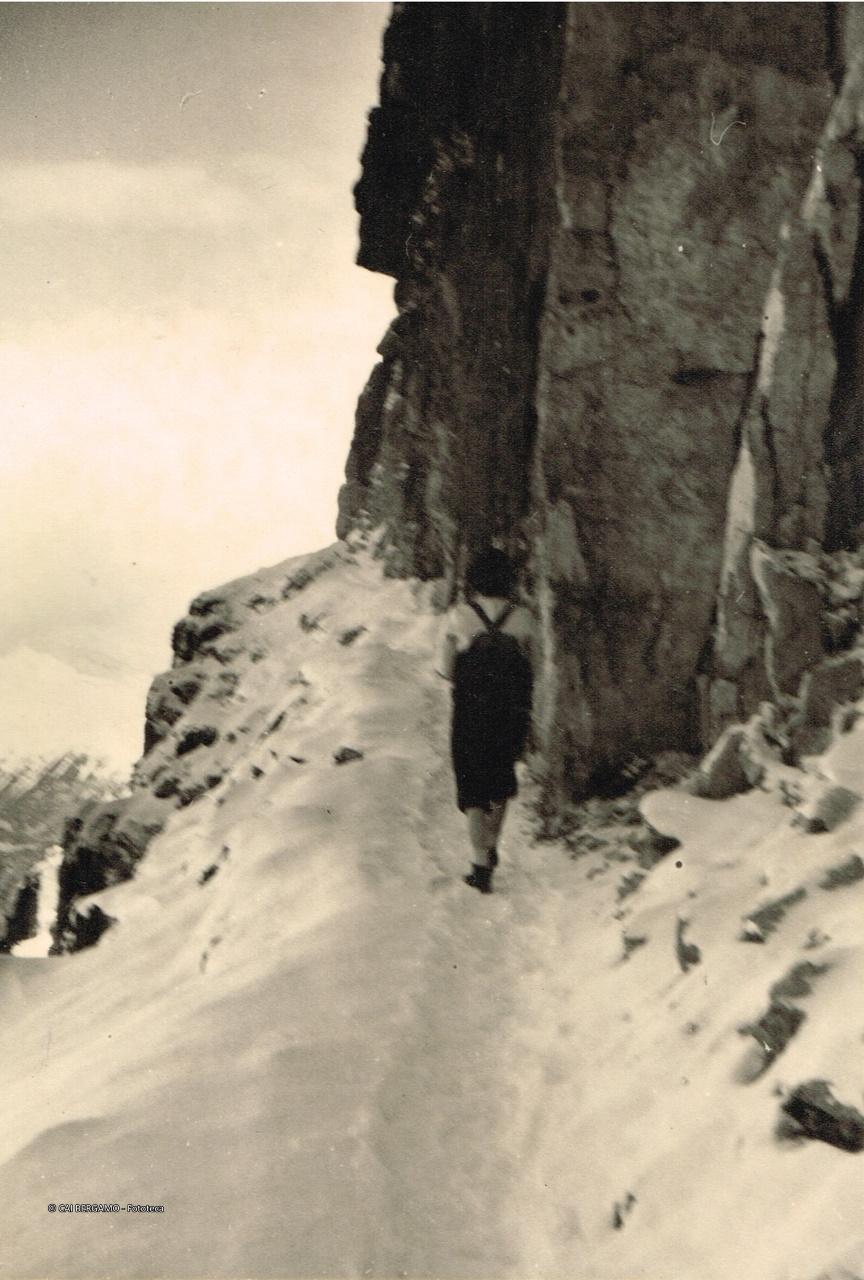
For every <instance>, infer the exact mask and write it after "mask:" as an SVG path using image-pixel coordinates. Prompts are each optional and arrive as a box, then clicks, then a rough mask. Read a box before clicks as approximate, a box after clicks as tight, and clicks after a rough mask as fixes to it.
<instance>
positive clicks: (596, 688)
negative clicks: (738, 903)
mask: <svg viewBox="0 0 864 1280" xmlns="http://www.w3.org/2000/svg"><path fill="white" fill-rule="evenodd" d="M834 9H835V7H834V6H824V7H823V6H817V5H785V4H778V5H771V6H762V5H758V4H739V5H713V4H697V5H689V4H679V5H664V4H651V5H611V4H610V5H604V4H573V5H547V4H528V5H522V4H513V5H494V4H490V5H485V4H475V5H471V6H456V5H447V4H441V5H434V6H431V5H430V6H424V5H408V6H396V8H395V10H394V16H393V19H392V21H391V25H390V28H389V31H388V33H387V37H386V40H385V48H384V59H385V65H384V73H383V77H382V86H381V105H380V107H379V108H377V109H376V111H374V112H373V113H372V116H371V118H370V130H369V139H368V144H367V148H366V152H365V155H364V171H363V177H362V179H361V181H360V183H359V185H358V188H357V193H356V194H357V205H358V209H359V211H360V213H361V250H360V256H359V260H360V262H361V263H362V264H363V265H365V266H367V267H369V268H370V269H373V270H379V271H384V272H386V273H388V274H391V275H393V276H395V277H396V280H397V285H396V301H397V305H398V308H399V316H398V318H397V320H396V321H395V322H394V324H393V326H392V327H391V330H390V332H389V333H388V334H387V336H386V337H385V339H384V341H383V343H382V345H381V347H380V349H379V350H380V353H381V355H382V363H381V364H380V365H378V366H377V368H376V369H375V371H374V372H373V375H372V377H371V379H370V382H369V384H368V386H367V388H366V391H365V392H364V394H363V396H362V397H361V400H360V405H359V409H358V417H357V428H356V433H355V439H354V443H353V446H352V450H351V455H350V458H349V461H348V467H347V474H346V485H345V486H344V488H343V491H342V495H341V500H340V522H339V532H340V534H341V535H344V534H345V533H346V532H347V531H348V530H349V529H350V528H351V527H353V526H354V525H357V524H361V525H362V524H368V523H371V524H372V525H384V526H385V529H386V539H385V541H386V545H387V555H388V557H389V559H390V562H391V564H392V566H393V571H394V572H402V571H407V572H413V573H419V574H421V575H430V574H438V573H444V574H445V575H446V576H447V577H448V578H449V580H450V582H451V584H455V583H456V582H458V580H459V577H460V574H461V571H462V568H463V566H464V560H465V556H466V554H468V553H470V552H471V550H473V549H474V548H476V547H477V546H479V545H480V544H482V543H483V542H484V541H486V540H487V539H490V538H492V539H495V540H497V541H498V542H499V543H500V544H501V545H504V546H506V547H508V548H509V549H511V550H513V551H515V552H517V553H518V554H520V555H521V556H522V557H523V559H524V560H525V562H526V566H527V568H528V573H527V582H528V588H529V590H530V592H531V593H532V595H533V597H534V600H535V605H536V607H537V610H538V613H539V615H540V617H541V620H542V628H543V636H544V650H545V663H544V677H543V681H542V688H541V695H540V698H539V706H538V719H539V727H540V730H541V735H542V740H543V742H544V744H545V746H546V748H547V755H548V759H549V762H550V766H551V769H552V774H553V779H554V780H556V781H558V782H559V783H561V785H562V786H563V787H565V788H566V789H572V790H576V791H578V790H580V789H582V788H584V787H585V786H586V785H590V783H591V778H592V775H596V774H597V773H598V771H599V772H605V771H608V770H609V769H612V770H614V769H615V768H616V767H617V766H618V765H620V764H621V763H622V762H623V761H624V760H625V759H626V757H627V756H628V755H629V754H631V753H632V752H634V751H646V750H647V751H650V750H653V749H655V748H659V747H670V746H674V747H684V748H695V747H698V746H700V745H701V746H704V745H707V742H709V741H712V740H713V739H715V738H716V736H717V735H718V733H719V732H720V731H721V730H722V728H723V727H724V725H725V724H726V723H728V722H729V721H730V720H733V719H735V718H737V717H739V716H741V715H743V714H745V713H746V712H748V711H749V710H750V709H751V708H752V707H753V706H754V705H755V704H756V703H757V702H758V701H759V699H760V698H761V697H763V696H766V694H767V693H768V692H769V691H770V689H771V682H772V680H774V681H775V682H776V670H775V668H776V655H775V656H774V657H772V658H771V662H773V664H774V665H773V667H772V673H773V674H772V676H771V677H770V678H769V674H768V671H767V669H766V661H765V653H766V640H767V641H768V649H769V651H770V652H771V653H773V650H771V644H772V639H771V636H772V632H771V623H770V619H771V617H773V616H774V614H775V613H776V610H774V609H773V606H771V605H770V604H769V605H766V601H765V598H764V583H765V581H767V580H769V579H771V577H772V575H771V573H770V572H769V571H768V569H767V568H765V565H767V563H768V560H767V559H766V557H768V559H770V556H771V552H772V549H784V548H785V549H789V550H797V551H802V552H804V551H808V550H809V551H810V552H813V551H814V550H818V549H819V547H820V545H821V544H822V543H823V542H827V544H828V545H833V546H838V547H839V546H847V545H851V543H852V541H853V531H854V527H855V525H856V524H857V523H858V522H859V521H860V520H861V517H862V511H861V494H860V487H861V486H860V460H861V444H860V435H861V425H860V424H861V409H860V405H861V403H864V393H862V391H861V385H864V384H862V383H861V375H860V373H859V372H857V351H858V349H859V347H860V346H861V337H860V332H859V331H860V330H861V322H860V317H859V315H858V311H859V310H860V303H859V302H857V301H856V299H857V294H858V293H860V290H858V291H857V292H856V288H855V282H856V281H857V280H859V278H860V276H861V272H862V266H861V261H860V260H859V257H858V256H857V254H856V238H857V228H858V205H859V189H860V184H859V180H858V162H857V160H856V155H857V145H858V142H859V140H860V139H859V124H858V120H859V114H860V109H859V105H858V104H859V103H860V101H861V98H862V94H861V90H860V86H859V80H860V72H859V70H858V62H857V61H856V59H855V57H854V56H853V54H854V51H855V49H856V48H857V45H858V44H859V43H860V41H859V40H858V35H857V32H856V31H855V29H854V28H855V24H856V22H857V19H856V18H855V16H854V15H852V16H851V18H850V19H849V20H848V24H847V25H848V30H847V31H846V32H843V31H840V30H838V29H836V26H837V23H838V22H839V20H840V18H839V16H838V14H837V13H836V12H834ZM847 64H848V67H847ZM838 357H839V372H838ZM835 375H836V376H835ZM756 539H758V540H760V545H763V546H764V547H765V548H766V550H765V553H764V555H763V556H762V559H761V561H760V564H761V565H762V566H763V568H762V573H761V579H762V583H763V590H762V592H761V594H760V589H759V587H758V585H757V583H756V581H755V578H754V571H753V555H752V554H751V553H752V551H753V544H754V540H756ZM791 572H792V570H789V569H788V566H785V567H784V574H787V573H791ZM774 576H777V575H774ZM807 585H808V584H805V587H806V586H807ZM784 591H785V592H786V595H787V596H789V594H790V588H789V586H788V583H786V581H785V578H784ZM793 594H794V592H793ZM799 594H801V593H799ZM804 594H806V591H805V592H804ZM810 647H811V648H812V649H813V651H814V654H813V660H814V661H818V660H819V658H820V657H821V656H822V648H821V645H820V644H819V643H818V637H817V639H816V640H814V643H813V645H812V646H810ZM769 665H770V664H769ZM793 674H794V676H795V678H796V679H797V678H798V676H799V674H800V673H799V672H798V670H797V669H796V671H795V672H794V673H793ZM784 678H789V679H791V676H786V677H784ZM785 692H789V690H785Z"/></svg>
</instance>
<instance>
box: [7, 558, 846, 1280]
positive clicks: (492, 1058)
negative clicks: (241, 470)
mask: <svg viewBox="0 0 864 1280" xmlns="http://www.w3.org/2000/svg"><path fill="white" fill-rule="evenodd" d="M298 568H299V569H304V568H305V569H311V570H316V571H317V570H318V569H323V571H322V572H320V573H318V576H314V573H313V572H310V573H309V574H308V575H307V576H308V578H309V579H310V580H309V581H308V585H306V586H305V587H304V588H303V589H302V590H301V591H299V592H294V593H289V595H288V598H283V595H282V590H283V584H284V583H285V581H286V577H288V578H292V577H293V578H294V580H296V577H297V573H298ZM229 592H230V596H231V599H232V600H233V601H234V604H235V608H236V611H237V613H238V616H242V617H243V618H244V619H245V621H244V622H243V625H242V626H241V627H240V629H239V630H238V631H237V632H236V633H235V634H234V635H232V637H231V641H232V644H233V645H234V647H235V652H234V656H233V658H232V663H233V670H234V671H235V672H236V673H237V674H238V676H239V680H238V681H237V683H236V685H235V686H234V687H233V689H232V691H231V692H230V694H229V695H227V696H226V695H224V693H223V694H222V695H221V696H218V697H217V696H209V695H206V694H204V695H202V696H201V697H199V699H197V700H196V701H195V702H193V703H192V705H191V706H190V707H189V709H188V712H187V714H186V716H185V717H184V719H183V720H182V721H179V722H178V723H177V724H176V725H175V726H174V727H173V729H172V730H171V734H170V735H169V738H168V739H166V740H165V741H164V742H163V743H161V744H160V745H159V746H158V747H157V748H156V754H155V757H154V760H153V761H152V762H151V763H150V764H149V765H148V766H147V767H148V768H153V767H156V768H158V767H159V763H160V760H165V761H167V760H168V759H169V758H170V756H171V753H172V752H174V751H176V746H177V744H178V743H179V742H180V741H181V739H182V737H183V735H184V734H186V733H187V732H188V730H189V728H190V727H196V726H197V727H200V726H201V725H202V723H203V722H204V720H205V719H206V722H207V724H208V725H210V726H212V727H216V728H217V729H218V732H219V737H218V740H216V741H215V742H214V743H213V745H211V746H199V747H198V748H197V749H196V750H195V751H193V752H191V753H189V754H188V756H186V757H184V759H185V760H186V762H187V764H186V767H188V768H192V766H193V763H194V765H195V767H196V768H198V769H199V770H200V771H201V772H202V773H207V772H213V771H214V770H215V772H225V777H224V780H223V782H222V783H221V785H219V786H217V787H215V788H214V789H213V790H211V791H209V792H208V793H207V794H206V795H205V796H203V797H202V798H201V799H199V800H197V802H195V803H193V804H190V805H188V806H187V807H185V808H180V809H177V810H176V811H174V812H173V813H172V814H171V816H170V818H169V820H168V823H167V825H166V828H165V830H164V832H163V833H162V835H161V836H159V837H158V838H157V839H156V840H155V841H154V842H153V843H152V844H151V846H150V850H149V852H148V854H147V856H146V857H145V859H144V860H143V862H141V863H140V865H139V868H138V872H137V876H136V878H135V879H134V880H133V881H132V882H130V883H127V884H124V885H119V886H115V887H114V888H112V889H110V890H106V891H105V892H103V893H101V894H99V895H97V899H98V901H99V903H100V904H101V905H102V907H103V909H104V910H105V911H106V912H107V913H108V914H109V915H111V916H113V917H115V918H116V919H117V920H118V923H117V925H116V926H115V927H114V928H113V929H111V930H109V932H108V933H107V934H105V936H104V937H103V938H102V940H101V941H100V943H99V945H98V946H97V947H96V948H93V949H91V950H88V951H83V952H80V953H77V954H75V955H71V956H65V957H61V958H58V959H53V960H26V959H21V958H17V957H4V958H2V959H0V1004H2V1020H0V1028H2V1031H0V1097H2V1099H3V1104H2V1105H3V1124H2V1126H0V1162H2V1163H0V1204H2V1205H3V1218H4V1226H5V1229H4V1232H3V1240H2V1244H0V1276H8V1277H10V1278H11V1280H26V1278H28V1277H45V1276H51V1277H54V1278H63V1280H65V1278H66V1277H68V1278H69V1280H72V1278H73V1277H86V1278H87V1280H93V1278H95V1277H103V1276H104V1277H108V1276H110V1277H118V1278H119V1277H122V1278H124V1280H125V1278H126V1277H129V1278H130V1280H131V1278H132V1277H142V1278H143V1277H157V1276H158V1277H163V1276H164V1277H169V1276H170V1277H203V1276H208V1277H209V1276H213V1277H216V1276H219V1277H276V1276H279V1277H300V1276H304V1277H311V1276H316V1277H324V1276H332V1277H348V1276H358V1277H359V1276H371V1277H397V1276H407V1277H417V1278H418V1280H420V1278H431V1277H442V1278H444V1277H465V1278H466V1280H467V1278H469V1277H502V1280H503V1278H505V1277H507V1278H512V1280H516V1278H522V1277H524V1278H526V1280H527V1278H528V1277H537V1278H538V1280H541V1278H542V1280H552V1278H553V1277H554V1278H557V1277H561V1278H562V1280H563V1278H564V1277H568V1278H578V1280H592V1278H594V1280H635V1278H636V1277H639V1278H640V1280H672V1278H673V1277H674V1278H675V1280H678V1278H679V1277H686V1278H687V1280H730V1278H731V1277H735V1278H736V1280H817V1277H827V1276H831V1277H832V1278H834V1280H841V1277H844V1276H845V1277H848V1276H849V1275H854V1274H855V1273H856V1271H858V1272H860V1271H862V1269H864V1228H862V1227H861V1225H860V1222H861V1218H860V1191H861V1185H862V1181H861V1179H862V1164H861V1161H862V1159H864V1156H862V1155H859V1154H851V1153H849V1152H845V1151H841V1150H838V1149H837V1148H836V1147H834V1146H830V1145H828V1144H826V1143H823V1142H817V1141H802V1140H797V1141H795V1140H792V1139H790V1138H783V1139H781V1138H778V1136H777V1133H776V1130H777V1124H778V1120H779V1116H780V1104H781V1102H782V1100H783V1096H785V1095H786V1094H788V1092H789V1090H791V1089H792V1088H793V1087H795V1086H796V1085H798V1084H799V1083H801V1082H802V1081H805V1080H809V1079H814V1078H824V1079H827V1080H831V1081H832V1082H833V1087H834V1089H835V1092H836V1095H837V1097H838V1098H840V1099H841V1100H842V1101H844V1102H847V1103H849V1104H851V1105H855V1106H857V1107H859V1108H860V1107H861V1104H862V1068H861V1039H862V1032H864V1008H862V997H861V991H862V977H864V974H862V967H864V965H862V949H861V927H860V926H861V903H862V895H864V881H854V882H850V883H848V884H846V883H843V884H841V885H840V886H839V887H837V888H832V889H827V888H821V887H820V882H822V881H824V880H825V876H826V872H827V871H828V870H829V869H830V868H832V867H836V866H837V865H839V864H841V863H843V862H844V861H845V860H847V859H848V858H849V855H850V853H852V852H853V851H856V850H860V849H862V847H864V826H862V824H864V817H862V815H861V811H860V809H858V810H855V811H854V812H853V813H852V814H851V816H850V817H848V818H847V819H846V821H845V822H843V823H842V824H840V825H839V826H838V827H837V828H836V829H835V830H834V831H832V832H828V833H822V834H808V833H807V832H806V831H805V830H803V829H801V828H800V827H796V826H793V825H792V822H793V819H794V817H795V814H794V812H793V811H792V810H791V809H790V808H789V807H788V806H786V805H784V804H782V803H781V800H780V798H779V796H778V794H776V793H774V792H762V791H757V792H751V793H749V794H746V795H743V796H739V797H736V798H734V799H731V800H728V801H722V802H718V801H708V800H704V799H697V798H696V797H693V796H690V795H688V794H686V793H685V792H682V791H664V792H657V793H654V794H653V795H650V796H649V797H647V798H646V799H645V800H644V801H643V805H644V808H645V812H646V814H647V815H648V817H649V819H650V821H651V822H652V825H654V826H655V827H656V828H657V829H658V830H661V831H663V832H665V833H667V834H672V835H675V836H677V837H678V839H679V840H681V842H682V843H681V846H680V847H679V848H678V849H676V850H674V852H672V853H671V854H669V855H667V856H666V857H665V858H664V859H663V860H662V861H661V862H659V864H658V865H657V866H655V867H654V868H653V870H651V871H650V872H649V873H647V874H644V876H643V878H642V879H641V880H639V881H638V882H637V881H635V876H634V870H635V863H634V862H633V859H634V857H635V855H634V853H633V850H632V849H630V848H629V846H627V845H624V844H621V845H620V847H618V848H613V849H611V850H610V848H609V847H606V848H605V849H604V848H603V847H602V846H599V847H598V851H597V852H596V853H593V854H587V855H585V856H583V857H582V858H580V859H579V860H578V861H574V860H573V859H572V858H571V856H570V855H569V853H568V851H567V850H566V848H564V846H559V845H555V844H542V845H538V844H535V843H534V842H533V840H532V836H531V823H530V816H531V815H530V808H529V806H528V805H527V804H520V805H518V806H516V807H514V810H513V812H512V813H511V815H510V819H509V822H508V827H507V830H506V833H505V839H504V841H503V844H502V848H501V853H502V865H501V868H500V870H499V873H498V877H497V886H498V890H499V892H497V893H496V894H494V895H492V896H491V897H483V896H481V895H479V894H477V893H475V892H472V891H470V890H469V889H467V888H466V887H465V886H464V885H463V884H462V883H461V880H460V875H461V872H462V871H463V870H464V869H465V868H466V866H467V861H468V859H467V853H466V843H465V837H464V832H463V829H462V819H461V816H460V815H459V814H458V812H457V811H456V810H455V806H454V804H453V799H452V786H451V780H450V775H449V765H448V761H447V751H446V748H447V713H448V703H447V690H446V687H445V686H444V685H443V684H442V682H441V681H440V680H439V679H438V678H437V677H435V676H434V675H433V674H432V671H431V664H432V654H433V646H434V638H435V619H434V616H433V613H432V609H431V600H432V594H433V588H432V587H430V586H421V585H419V584H416V583H415V584H412V583H410V582H403V581H393V580H385V579H383V578H382V577H381V573H380V569H379V566H378V564H377V563H376V562H375V561H374V559H372V558H371V557H370V556H369V555H368V554H367V553H366V552H365V551H362V550H361V551H357V552H351V551H350V550H348V549H347V548H344V547H341V548H339V549H336V550H332V549H331V551H329V552H327V553H324V555H323V556H322V555H320V554H319V556H317V557H309V558H306V559H305V560H302V561H292V562H288V563H287V564H283V565H280V566H277V567H276V568H275V569H272V570H268V571H266V572H262V573H260V574H256V575H253V576H252V577H251V578H248V579H243V580H241V581H240V582H238V583H235V584H231V586H230V589H229ZM253 602H255V603H253ZM358 627H363V628H365V630H363V631H361V632H359V633H358V634H356V635H354V636H353V638H352V637H351V633H352V632H354V631H355V629H356V628H358ZM210 662H211V666H212V668H213V679H214V681H215V680H217V679H218V677H219V676H220V674H221V673H222V670H223V665H224V664H223V663H221V662H220V660H219V659H217V658H212V659H211V660H210ZM202 699H203V700H202ZM280 717H281V718H280ZM862 734H864V720H862V721H860V722H857V723H856V724H854V725H853V726H852V727H851V729H850V731H849V732H848V733H847V734H845V735H844V736H843V737H842V738H840V739H839V740H838V741H837V743H836V744H835V746H834V748H833V749H832V751H831V752H829V754H828V756H827V757H826V758H825V759H824V760H823V761H821V762H818V768H819V769H821V770H822V772H823V773H824V774H825V775H826V777H827V776H834V777H836V779H837V780H838V781H841V782H843V783H844V785H846V786H852V787H853V788H858V789H861V788H862V786H864V778H862V773H864V766H862V764H861V747H862ZM343 747H351V748H353V749H354V750H356V751H359V752H361V753H362V758H355V759H350V760H348V761H346V762H345V763H342V764H337V763H336V762H335V761H334V753H337V752H339V750H340V749H341V748H343ZM149 759H150V758H149V757H148V760H149ZM816 767H817V765H816V764H815V763H814V769H815V768H816ZM813 780H814V785H816V783H818V782H819V778H818V776H817V775H816V773H814V774H813ZM523 782H525V783H526V785H525V786H523V798H524V799H525V800H527V801H530V799H531V786H530V784H527V779H523ZM819 784H820V785H821V783H819ZM166 803H167V802H166ZM800 886H803V887H804V888H805V889H806V891H807V892H806V896H804V897H799V898H798V899H797V900H796V901H795V902H794V903H793V904H792V905H791V906H789V907H788V908H787V910H786V913H785V915H784V916H783V918H782V919H781V920H780V921H779V923H777V924H776V927H775V928H774V929H773V932H769V931H767V930H765V931H764V933H765V937H764V941H762V942H752V941H745V940H742V937H743V930H744V921H745V919H746V918H747V917H748V915H750V914H751V913H753V912H754V911H755V910H756V909H757V908H758V907H760V906H762V905H764V904H765V903H768V902H770V901H774V900H776V899H777V898H780V897H783V896H784V895H787V894H788V893H790V892H791V891H792V890H793V889H797V888H798V887H800ZM751 932H752V930H751ZM688 946H689V947H690V948H691V950H690V951H688V950H687V947H688ZM693 947H698V951H699V958H698V961H696V960H695V958H694V956H695V953H694V952H693V950H692V948H693ZM682 957H683V958H682ZM804 960H810V961H811V962H812V963H814V964H818V965H820V966H822V965H825V966H828V967H827V968H826V969H825V971H824V972H821V973H819V975H818V976H816V977H813V979H812V991H811V993H810V994H809V995H806V996H804V997H802V998H801V999H800V1000H797V1001H796V1003H797V1004H799V1005H800V1007H801V1009H802V1010H805V1011H806V1014H807V1017H806V1020H805V1021H804V1022H803V1024H802V1025H801V1027H800V1029H799V1030H798V1033H797V1035H795V1036H794V1038H793V1039H792V1041H791V1042H790V1044H789V1045H788V1047H787V1048H786V1049H785V1051H784V1052H782V1053H780V1054H779V1055H778V1056H777V1058H776V1060H775V1061H774V1062H773V1063H772V1064H771V1065H770V1066H769V1068H768V1069H767V1070H764V1072H763V1073H762V1074H761V1075H759V1074H758V1071H759V1067H760V1063H761V1065H763V1066H764V1062H763V1060H762V1059H761V1058H760V1057H759V1053H760V1050H759V1046H758V1044H757V1042H756V1039H755V1038H754V1036H753V1035H751V1034H742V1033H741V1031H740V1028H741V1027H742V1026H743V1025H745V1024H748V1023H751V1024H752V1023H754V1022H755V1021H757V1020H758V1019H759V1017H760V1016H761V1015H762V1014H763V1013H764V1011H765V1009H766V1008H767V1007H768V1004H769V991H770V988H771V987H772V985H773V984H775V983H776V982H777V981H778V980H779V979H781V978H782V977H783V976H784V975H785V974H787V973H788V972H789V970H790V969H791V968H792V967H793V966H795V965H796V964H799V963H801V962H802V961H804ZM685 961H686V963H687V964H689V966H690V967H688V968H686V971H685V969H684V967H682V965H683V963H684V962H685ZM49 1202H54V1203H57V1204H62V1203H69V1202H73V1203H74V1202H78V1203H81V1202H90V1203H93V1202H114V1203H118V1204H120V1205H125V1204H127V1203H130V1202H131V1203H149V1204H162V1205H164V1206H165V1212H164V1214H152V1215H132V1214H129V1213H124V1212H120V1213H116V1214H111V1215H102V1214H100V1215H95V1214H66V1213H59V1212H58V1213H51V1214H49V1213H48V1211H47V1205H48V1203H49ZM844 1269H845V1270H844Z"/></svg>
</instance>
